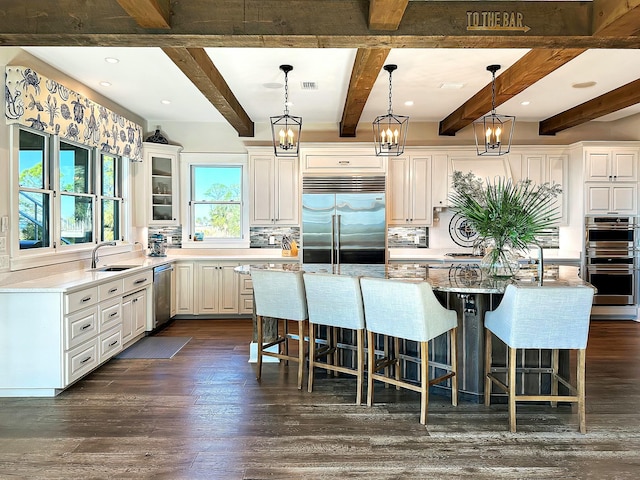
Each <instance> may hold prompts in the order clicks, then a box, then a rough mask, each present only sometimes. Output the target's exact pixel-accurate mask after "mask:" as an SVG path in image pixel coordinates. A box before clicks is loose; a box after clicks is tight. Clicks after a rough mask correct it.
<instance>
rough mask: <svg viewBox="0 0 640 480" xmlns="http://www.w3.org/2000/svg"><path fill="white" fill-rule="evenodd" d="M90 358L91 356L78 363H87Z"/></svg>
mask: <svg viewBox="0 0 640 480" xmlns="http://www.w3.org/2000/svg"><path fill="white" fill-rule="evenodd" d="M91 358H92V357H91V356H88V357H87V358H85V359H84V360H80V363H87V362H88V361H89V360H91Z"/></svg>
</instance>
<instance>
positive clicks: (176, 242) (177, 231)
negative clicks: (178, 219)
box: [147, 225, 182, 248]
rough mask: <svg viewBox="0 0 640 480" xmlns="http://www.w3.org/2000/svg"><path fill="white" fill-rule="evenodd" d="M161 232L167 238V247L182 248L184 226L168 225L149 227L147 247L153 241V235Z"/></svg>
mask: <svg viewBox="0 0 640 480" xmlns="http://www.w3.org/2000/svg"><path fill="white" fill-rule="evenodd" d="M157 233H161V234H162V235H164V236H165V237H166V238H167V247H170V248H182V227H181V226H180V225H178V226H175V227H174V226H166V227H149V235H148V238H147V248H148V247H149V243H150V242H151V237H152V235H155V234H157Z"/></svg>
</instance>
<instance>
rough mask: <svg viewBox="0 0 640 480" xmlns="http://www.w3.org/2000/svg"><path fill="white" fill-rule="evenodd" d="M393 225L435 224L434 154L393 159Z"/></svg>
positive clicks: (391, 197) (391, 205) (390, 174)
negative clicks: (433, 205)
mask: <svg viewBox="0 0 640 480" xmlns="http://www.w3.org/2000/svg"><path fill="white" fill-rule="evenodd" d="M388 191H389V197H390V198H389V206H388V210H389V212H388V220H389V224H390V225H414V226H427V225H431V223H432V220H433V214H432V206H431V157H430V156H425V157H413V156H412V157H396V158H390V159H389V187H388Z"/></svg>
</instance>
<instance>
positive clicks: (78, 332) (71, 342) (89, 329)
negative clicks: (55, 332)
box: [64, 306, 98, 350]
mask: <svg viewBox="0 0 640 480" xmlns="http://www.w3.org/2000/svg"><path fill="white" fill-rule="evenodd" d="M97 333H98V308H97V307H95V306H94V307H93V308H88V309H86V310H82V311H80V312H76V313H74V314H73V315H69V316H67V317H65V318H64V348H65V350H69V349H71V348H73V347H75V346H76V345H80V344H81V343H82V342H84V341H86V340H88V339H90V338H91V337H93V336H95V335H97Z"/></svg>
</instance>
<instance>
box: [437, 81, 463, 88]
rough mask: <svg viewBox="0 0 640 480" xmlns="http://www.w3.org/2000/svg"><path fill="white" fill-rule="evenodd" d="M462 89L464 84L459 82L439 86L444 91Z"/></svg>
mask: <svg viewBox="0 0 640 480" xmlns="http://www.w3.org/2000/svg"><path fill="white" fill-rule="evenodd" d="M462 87H464V83H459V82H445V83H441V84H440V88H442V89H444V90H459V89H461V88H462Z"/></svg>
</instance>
